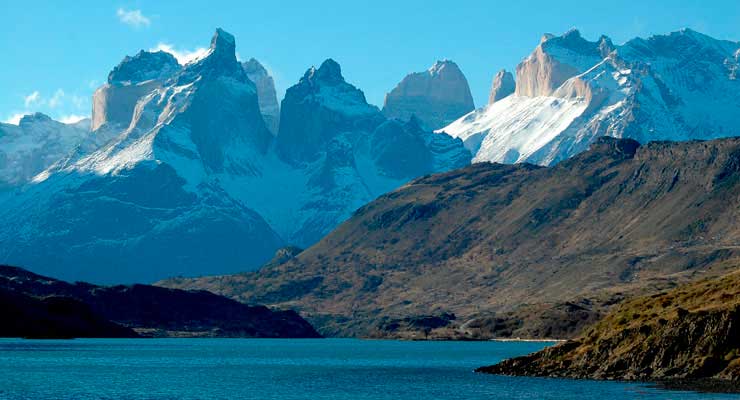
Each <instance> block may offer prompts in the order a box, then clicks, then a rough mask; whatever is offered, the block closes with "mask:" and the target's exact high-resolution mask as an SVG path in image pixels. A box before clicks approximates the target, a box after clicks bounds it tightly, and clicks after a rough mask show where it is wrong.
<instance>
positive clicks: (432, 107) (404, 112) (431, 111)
mask: <svg viewBox="0 0 740 400" xmlns="http://www.w3.org/2000/svg"><path fill="white" fill-rule="evenodd" d="M474 108H475V106H474V104H473V97H472V95H471V94H470V87H469V86H468V81H467V79H465V75H464V74H463V73H462V71H461V70H460V67H458V66H457V64H455V62H453V61H451V60H441V61H437V62H435V63H434V65H432V66H431V67H430V68H429V69H428V70H426V71H423V72H414V73H411V74H409V75H406V77H404V78H403V80H401V82H399V83H398V85H396V87H395V88H393V90H391V91H390V92H389V93H388V94H386V96H385V102H384V105H383V113H384V114H385V115H386V116H387V117H389V118H397V119H400V120H408V119H409V118H410V117H411V116H412V115H415V116H416V117H417V118H418V119H419V121H420V122H421V123H422V125H424V127H426V128H428V129H437V128H441V127H443V126H445V125H447V124H448V123H450V122H452V121H454V120H455V119H457V118H458V117H460V116H462V115H465V114H467V113H468V112H470V111H472V110H473V109H474Z"/></svg>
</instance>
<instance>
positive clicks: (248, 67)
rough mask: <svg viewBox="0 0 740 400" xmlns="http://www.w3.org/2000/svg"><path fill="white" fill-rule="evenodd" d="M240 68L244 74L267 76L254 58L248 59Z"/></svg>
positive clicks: (265, 71) (260, 64)
mask: <svg viewBox="0 0 740 400" xmlns="http://www.w3.org/2000/svg"><path fill="white" fill-rule="evenodd" d="M242 67H244V72H246V73H248V74H255V75H268V73H267V69H265V67H264V66H263V65H262V63H260V62H259V61H257V59H256V58H250V59H249V60H247V61H245V62H243V63H242Z"/></svg>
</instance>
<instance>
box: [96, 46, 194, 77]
mask: <svg viewBox="0 0 740 400" xmlns="http://www.w3.org/2000/svg"><path fill="white" fill-rule="evenodd" d="M179 70H180V64H179V63H178V62H177V59H176V58H175V56H173V55H172V54H170V53H167V52H165V51H154V52H152V51H145V50H141V51H139V52H138V53H136V55H134V56H133V57H131V56H126V57H124V58H123V60H122V61H121V62H120V63H119V64H118V65H117V66H115V67H114V68H113V70H112V71H111V72H110V73H109V74H108V83H116V82H128V83H138V82H143V81H147V80H151V79H161V80H164V79H166V78H169V77H170V76H172V75H173V74H174V73H175V72H177V71H179Z"/></svg>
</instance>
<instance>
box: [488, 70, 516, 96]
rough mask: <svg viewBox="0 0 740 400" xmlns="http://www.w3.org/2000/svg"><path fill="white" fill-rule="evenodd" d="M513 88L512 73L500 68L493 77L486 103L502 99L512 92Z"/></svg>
mask: <svg viewBox="0 0 740 400" xmlns="http://www.w3.org/2000/svg"><path fill="white" fill-rule="evenodd" d="M515 90H516V83H515V82H514V75H512V74H511V72H509V71H507V70H505V69H502V70H501V71H499V72H497V73H496V75H495V76H494V77H493V83H492V84H491V94H490V95H489V96H488V104H493V103H495V102H497V101H499V100H501V99H503V98H504V97H506V96H508V95H510V94H512V93H514V91H515Z"/></svg>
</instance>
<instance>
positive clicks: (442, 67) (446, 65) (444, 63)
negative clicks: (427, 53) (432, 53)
mask: <svg viewBox="0 0 740 400" xmlns="http://www.w3.org/2000/svg"><path fill="white" fill-rule="evenodd" d="M445 73H450V74H462V71H460V67H458V66H457V64H455V62H454V61H452V60H447V59H444V60H437V61H435V62H434V65H432V66H431V67H430V68H429V74H430V75H432V76H435V75H442V74H445Z"/></svg>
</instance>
